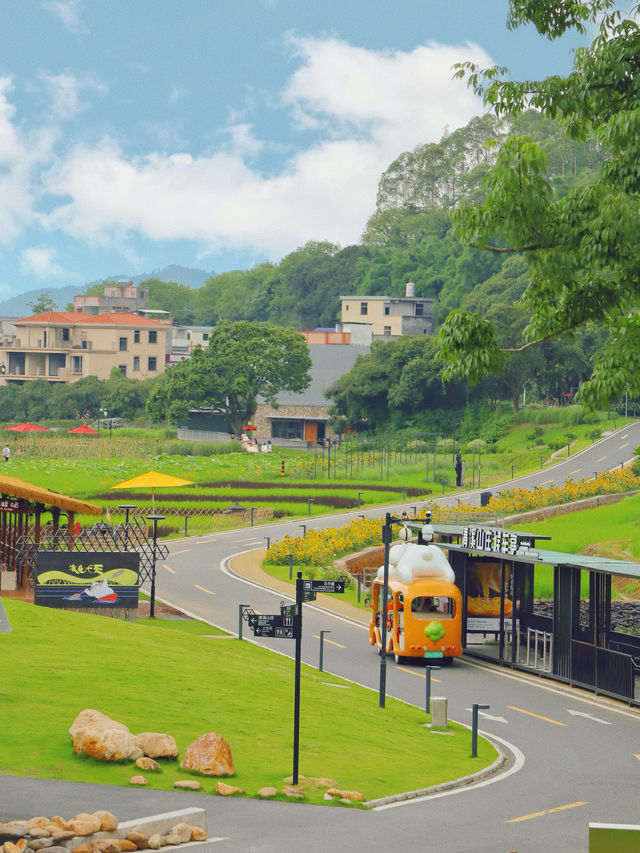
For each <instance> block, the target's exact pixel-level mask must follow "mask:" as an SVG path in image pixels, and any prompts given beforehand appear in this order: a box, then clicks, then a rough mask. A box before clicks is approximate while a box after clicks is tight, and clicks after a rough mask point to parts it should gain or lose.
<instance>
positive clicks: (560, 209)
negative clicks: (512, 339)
mask: <svg viewBox="0 0 640 853" xmlns="http://www.w3.org/2000/svg"><path fill="white" fill-rule="evenodd" d="M636 13H637V8H636V9H634V10H632V11H631V12H630V13H629V14H628V15H627V16H625V15H623V14H622V13H620V12H618V11H617V10H616V9H615V4H614V2H613V0H585V2H576V3H557V2H553V0H511V14H510V18H509V25H510V26H511V27H516V26H520V25H522V24H527V23H533V24H534V25H535V26H536V27H537V29H538V31H539V32H540V33H541V34H542V35H544V36H547V37H548V38H557V37H558V36H560V35H562V34H563V33H564V32H565V31H566V30H567V29H569V28H577V29H578V30H580V31H582V32H584V31H585V30H586V26H587V24H588V23H589V22H590V21H591V22H595V23H596V25H597V27H598V35H597V38H596V39H595V40H594V42H593V44H592V45H591V46H590V47H588V48H582V49H580V50H578V51H576V54H575V60H574V68H573V71H572V73H571V74H570V75H569V76H568V77H566V78H561V77H558V76H554V77H550V78H548V79H546V80H541V81H530V80H527V81H524V82H512V81H505V80H503V79H502V75H503V74H504V71H505V69H500V68H491V69H488V70H486V71H481V70H480V69H479V68H478V67H477V66H475V65H473V64H471V63H465V64H464V65H463V66H461V67H460V68H459V69H458V74H459V76H465V75H466V76H467V78H468V81H469V84H470V85H471V86H472V87H473V88H474V89H475V91H476V92H478V93H480V94H482V95H483V97H484V100H485V103H486V104H488V105H490V106H491V107H492V109H493V110H494V112H495V114H496V116H497V117H498V118H501V117H502V116H505V115H510V116H517V115H521V114H523V113H524V112H525V111H527V110H528V109H529V108H531V107H533V108H534V109H536V110H538V111H540V112H541V113H542V114H543V115H544V116H546V117H548V118H551V119H554V120H558V121H559V122H560V123H561V124H562V126H563V127H564V130H565V132H566V135H567V137H568V138H569V139H571V140H578V141H581V142H584V141H586V140H587V139H589V138H591V135H593V137H594V138H595V140H596V142H597V144H598V145H600V146H601V147H602V149H603V151H604V152H605V155H606V159H604V161H603V162H602V164H601V165H600V166H599V168H597V169H594V170H593V173H592V177H591V179H590V180H587V181H585V182H583V183H581V184H578V185H576V186H573V187H569V188H568V191H566V192H565V193H564V194H563V195H559V194H558V193H554V188H553V185H552V182H551V180H550V177H549V172H548V158H547V156H546V154H545V152H544V150H543V149H542V147H541V146H540V144H539V143H538V142H536V141H535V140H534V139H532V138H531V137H530V136H522V135H516V136H512V137H510V138H509V139H508V140H507V141H506V142H505V143H504V145H503V146H502V147H501V148H500V151H499V154H498V157H497V160H496V164H495V166H494V167H493V168H492V169H491V170H490V171H489V173H488V175H487V177H486V179H485V181H484V192H485V195H484V198H483V199H482V201H480V202H476V203H472V204H467V205H462V206H460V207H459V208H458V210H457V211H456V214H455V224H456V229H457V234H458V236H459V238H460V239H462V240H464V241H466V242H468V243H469V244H471V245H472V246H475V247H478V248H480V249H484V250H488V251H491V252H493V253H496V254H504V253H513V252H521V253H523V254H524V256H525V258H526V261H527V265H528V268H529V274H530V279H531V281H530V284H529V286H528V287H527V290H526V291H525V294H524V296H523V306H524V308H525V309H526V310H527V311H528V312H529V313H530V317H531V319H530V321H529V324H528V326H527V329H526V331H525V338H526V342H525V343H524V344H523V345H522V346H521V347H515V348H513V347H512V348H510V350H511V351H513V349H517V350H520V351H523V350H525V349H527V348H529V347H531V346H533V345H534V344H535V343H537V342H539V341H541V340H547V339H551V338H555V337H557V336H559V335H561V334H562V333H563V332H565V331H573V330H575V329H578V328H580V327H581V326H583V325H584V324H585V323H589V322H591V321H594V322H599V323H602V324H603V326H604V328H605V329H606V332H607V336H606V339H605V341H604V343H603V345H602V346H601V347H600V349H599V350H598V351H597V352H596V354H595V361H594V369H593V373H592V376H591V378H590V379H588V380H587V381H585V382H583V383H582V386H581V388H580V391H579V396H580V398H581V399H582V401H584V402H585V403H587V404H589V405H595V404H598V403H599V404H602V403H606V402H608V401H609V400H610V399H612V398H616V397H619V396H620V395H622V394H624V392H625V391H626V390H627V389H628V390H629V392H630V393H632V394H637V393H638V392H640V346H639V344H640V314H638V311H637V305H638V296H639V288H640V253H639V252H638V236H637V235H638V209H639V207H640V173H639V172H638V168H637V164H638V162H639V161H640V27H639V25H638V23H637V21H636V19H635V17H634V16H635V14H636ZM564 189H567V188H564ZM438 340H439V346H440V353H441V355H442V357H443V359H444V360H445V361H446V362H447V370H446V373H445V375H449V376H450V375H455V374H462V375H465V376H466V377H467V378H468V379H469V381H472V382H473V381H477V380H478V378H479V377H481V376H482V375H486V373H487V372H491V371H493V372H495V371H496V370H497V369H498V368H499V366H500V365H501V364H502V362H503V357H504V351H503V350H502V349H501V346H500V341H499V337H498V335H497V334H496V332H495V328H494V327H493V325H492V324H491V323H490V322H489V320H488V319H487V318H484V317H480V316H478V315H476V314H473V313H471V312H464V311H454V312H452V313H451V314H450V315H449V317H447V319H446V321H445V323H444V324H443V327H442V329H441V331H440V334H439V338H438ZM506 351H507V352H508V351H509V349H507V350H506Z"/></svg>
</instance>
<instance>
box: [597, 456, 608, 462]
mask: <svg viewBox="0 0 640 853" xmlns="http://www.w3.org/2000/svg"><path fill="white" fill-rule="evenodd" d="M606 458H607V457H606V456H601V457H600V459H596V462H604V460H605V459H606Z"/></svg>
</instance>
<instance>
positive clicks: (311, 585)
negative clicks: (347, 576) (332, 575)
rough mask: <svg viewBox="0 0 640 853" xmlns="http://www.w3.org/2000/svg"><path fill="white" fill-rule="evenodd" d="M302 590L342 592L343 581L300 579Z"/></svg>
mask: <svg viewBox="0 0 640 853" xmlns="http://www.w3.org/2000/svg"><path fill="white" fill-rule="evenodd" d="M302 589H303V591H305V592H306V591H307V590H313V592H344V581H307V580H303V581H302Z"/></svg>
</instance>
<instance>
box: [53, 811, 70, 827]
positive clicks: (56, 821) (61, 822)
mask: <svg viewBox="0 0 640 853" xmlns="http://www.w3.org/2000/svg"><path fill="white" fill-rule="evenodd" d="M51 823H52V824H53V825H54V826H59V827H60V829H66V828H67V822H66V820H65V819H64V818H63V817H61V816H60V815H59V814H54V816H53V817H52V818H51Z"/></svg>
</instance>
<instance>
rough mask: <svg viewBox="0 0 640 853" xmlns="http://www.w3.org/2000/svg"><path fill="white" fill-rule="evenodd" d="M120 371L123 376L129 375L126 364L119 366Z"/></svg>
mask: <svg viewBox="0 0 640 853" xmlns="http://www.w3.org/2000/svg"><path fill="white" fill-rule="evenodd" d="M118 370H119V371H120V373H121V374H122V375H123V376H126V375H127V365H126V364H119V365H118Z"/></svg>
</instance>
